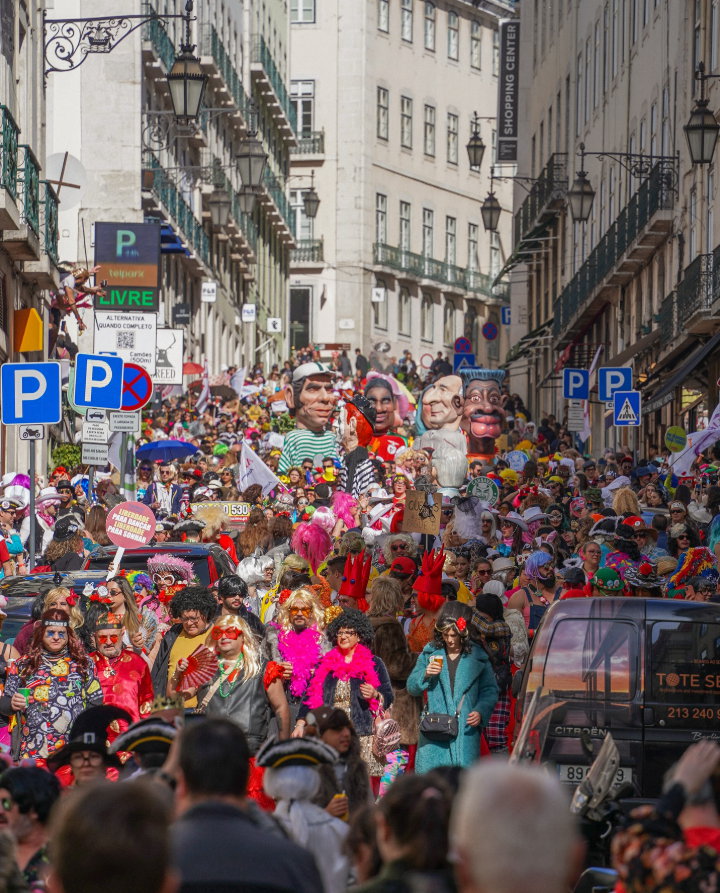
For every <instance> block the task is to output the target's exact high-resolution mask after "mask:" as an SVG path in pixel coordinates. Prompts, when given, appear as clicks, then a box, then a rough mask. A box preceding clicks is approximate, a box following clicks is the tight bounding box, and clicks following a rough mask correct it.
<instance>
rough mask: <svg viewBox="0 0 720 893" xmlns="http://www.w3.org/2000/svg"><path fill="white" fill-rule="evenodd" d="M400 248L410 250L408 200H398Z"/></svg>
mask: <svg viewBox="0 0 720 893" xmlns="http://www.w3.org/2000/svg"><path fill="white" fill-rule="evenodd" d="M400 250H401V251H409V250H410V202H400Z"/></svg>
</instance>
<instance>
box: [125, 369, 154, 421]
mask: <svg viewBox="0 0 720 893" xmlns="http://www.w3.org/2000/svg"><path fill="white" fill-rule="evenodd" d="M152 393H153V383H152V378H150V376H149V375H148V373H147V372H146V371H145V370H144V369H142V368H141V367H140V366H136V365H135V363H125V368H124V370H123V379H122V403H121V404H120V409H122V410H123V412H134V411H135V410H136V409H142V408H143V406H145V405H146V404H148V403H149V402H150V399H151V397H152Z"/></svg>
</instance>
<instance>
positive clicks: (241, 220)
mask: <svg viewBox="0 0 720 893" xmlns="http://www.w3.org/2000/svg"><path fill="white" fill-rule="evenodd" d="M212 163H213V164H214V165H215V168H214V171H213V178H216V183H217V185H218V186H219V187H220V189H223V190H224V191H225V192H226V193H227V195H229V196H230V214H231V215H232V218H233V220H234V221H235V226H236V227H237V232H238V234H239V236H240V237H241V238H242V240H243V241H244V242H245V245H246V246H247V248H249V249H250V250H251V251H252V253H253V254H257V227H256V226H255V223H254V221H253V219H252V217H251V216H250V214H247V213H246V212H245V211H242V210H241V207H240V196H239V195H238V193H237V191H236V190H235V187H234V186H233V184H232V182H231V180H230V178H229V177H228V176H227V174H226V173H225V171H224V170H223V169H222V167H221V161H220V159H219V158H216V157H215V156H213V157H212Z"/></svg>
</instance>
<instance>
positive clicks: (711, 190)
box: [705, 169, 715, 254]
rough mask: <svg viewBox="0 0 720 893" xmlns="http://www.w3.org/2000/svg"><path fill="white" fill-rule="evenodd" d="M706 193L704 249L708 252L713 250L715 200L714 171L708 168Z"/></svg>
mask: <svg viewBox="0 0 720 893" xmlns="http://www.w3.org/2000/svg"><path fill="white" fill-rule="evenodd" d="M706 182H707V193H706V195H705V244H706V245H707V248H706V249H705V250H706V251H707V252H708V254H709V253H710V252H711V251H712V250H713V246H714V244H715V237H714V235H713V230H714V229H715V213H714V211H713V205H714V201H715V172H714V171H713V170H712V169H710V170H708V172H707V180H706Z"/></svg>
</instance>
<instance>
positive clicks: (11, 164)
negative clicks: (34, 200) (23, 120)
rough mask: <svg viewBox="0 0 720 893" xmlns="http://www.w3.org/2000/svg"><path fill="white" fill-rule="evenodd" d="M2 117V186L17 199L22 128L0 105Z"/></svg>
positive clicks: (0, 184)
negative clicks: (19, 146)
mask: <svg viewBox="0 0 720 893" xmlns="http://www.w3.org/2000/svg"><path fill="white" fill-rule="evenodd" d="M0 114H1V115H2V142H0V186H2V187H3V188H4V189H7V191H8V192H9V193H10V195H11V196H12V197H13V198H15V199H16V198H17V196H18V190H17V179H18V135H19V134H20V128H19V127H18V126H17V124H16V123H15V119H14V118H13V116H12V115H11V114H10V110H9V109H8V108H7V107H6V106H4V105H0Z"/></svg>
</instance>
